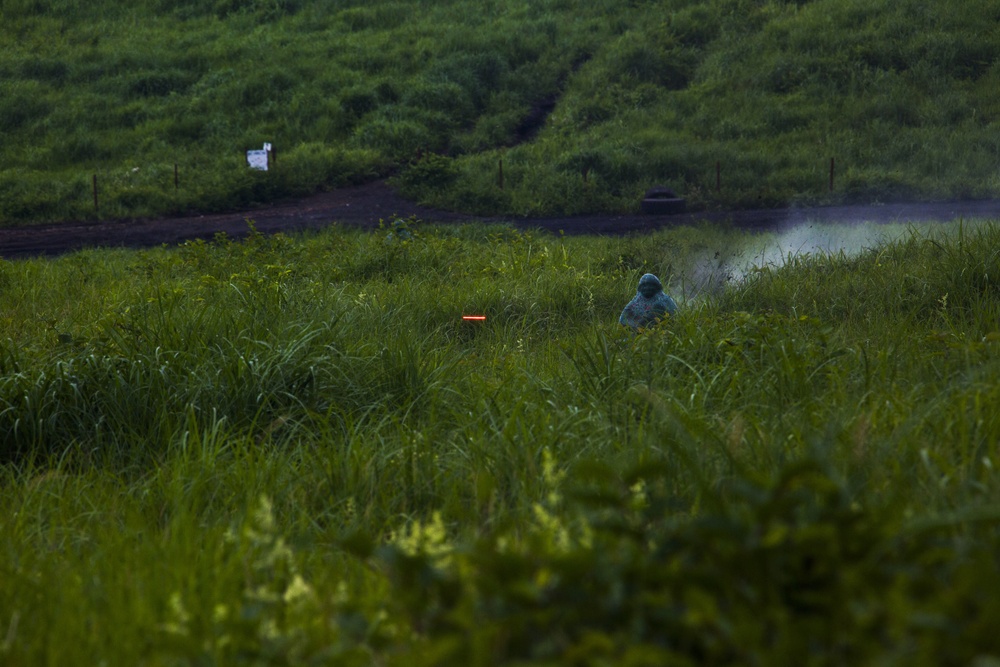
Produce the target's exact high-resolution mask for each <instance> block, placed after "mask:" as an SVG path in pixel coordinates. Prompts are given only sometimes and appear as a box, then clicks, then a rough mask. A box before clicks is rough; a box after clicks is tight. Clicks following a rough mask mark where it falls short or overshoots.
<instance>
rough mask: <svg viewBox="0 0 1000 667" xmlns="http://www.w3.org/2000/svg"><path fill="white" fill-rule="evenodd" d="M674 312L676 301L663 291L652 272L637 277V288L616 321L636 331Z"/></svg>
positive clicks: (661, 284)
mask: <svg viewBox="0 0 1000 667" xmlns="http://www.w3.org/2000/svg"><path fill="white" fill-rule="evenodd" d="M676 312H677V303H676V302H675V301H674V300H673V299H671V298H670V295H669V294H667V293H666V292H664V291H663V283H661V282H660V279H659V278H657V277H656V276H654V275H653V274H652V273H647V274H646V275H644V276H643V277H642V278H640V279H639V290H638V291H637V292H636V294H635V297H634V298H633V299H632V300H631V301H629V302H628V305H627V306H625V310H623V311H622V314H621V317H619V318H618V323H619V324H622V325H624V326H627V327H631V328H632V330H633V331H638V330H639V329H644V328H646V327H648V326H650V325H651V324H655V323H656V321H657V320H659V319H662V318H663V317H664V316H665V315H673V314H674V313H676Z"/></svg>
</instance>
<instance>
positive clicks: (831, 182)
mask: <svg viewBox="0 0 1000 667" xmlns="http://www.w3.org/2000/svg"><path fill="white" fill-rule="evenodd" d="M834 164H835V160H834V158H830V192H833V170H834Z"/></svg>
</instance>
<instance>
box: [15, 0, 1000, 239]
mask: <svg viewBox="0 0 1000 667" xmlns="http://www.w3.org/2000/svg"><path fill="white" fill-rule="evenodd" d="M0 13H2V16H3V20H2V21H0V86H2V88H0V90H2V94H0V157H2V159H0V224H20V223H30V222H36V221H41V220H59V219H93V218H127V217H134V216H148V215H158V214H164V213H176V212H191V211H208V210H220V209H232V208H236V207H243V206H247V205H250V204H252V203H255V202H263V201H270V200H274V199H276V198H281V197H292V196H299V195H303V194H306V193H310V192H315V191H317V190H322V189H326V188H333V187H337V186H338V185H343V184H345V183H351V182H358V181H367V180H371V179H373V178H378V177H385V176H393V177H394V178H395V181H394V182H395V183H397V184H398V185H399V187H400V188H401V189H402V191H403V192H405V193H406V194H407V195H408V196H410V197H413V198H414V199H418V200H421V201H424V202H427V203H432V204H435V205H437V206H444V207H450V208H454V209H459V210H464V211H470V212H475V213H497V212H500V213H506V214H516V215H540V214H544V215H549V214H565V213H575V212H581V211H588V212H592V211H631V210H636V209H637V208H638V202H639V199H640V195H641V193H642V192H643V191H644V190H645V189H646V188H647V187H649V186H651V185H654V184H665V185H669V186H672V187H674V188H675V189H676V190H677V191H678V192H679V193H680V194H681V195H682V196H684V197H686V198H687V199H688V202H689V203H690V205H691V206H692V207H694V208H712V207H717V206H725V207H732V206H739V207H747V206H749V207H754V206H774V205H783V204H789V203H803V202H818V203H823V202H838V201H884V200H886V199H900V198H919V199H935V198H950V197H996V196H998V194H1000V181H998V175H997V163H998V158H1000V130H998V127H1000V126H998V124H997V120H998V113H1000V106H998V104H1000V103H998V101H997V100H998V99H1000V96H998V95H997V90H998V86H1000V65H998V64H997V63H998V62H1000V58H998V56H1000V37H998V33H997V31H996V30H995V29H994V27H995V25H996V23H997V20H998V19H1000V0H965V1H963V2H961V3H951V2H943V1H942V0H938V1H936V2H926V1H925V0H891V1H890V0H796V1H792V0H702V1H692V0H659V1H656V2H652V1H644V0H636V1H633V2H627V3H625V2H619V1H612V0H601V1H598V2H587V3H573V2H567V1H566V0H537V1H532V2H530V3H523V2H515V1H514V0H490V1H489V2H486V3H471V4H470V3H469V2H460V1H458V0H450V1H444V0H438V1H435V2H427V1H426V0H395V1H392V2H389V1H386V0H377V1H373V2H357V1H355V0H339V1H338V2H335V3H333V2H322V3H320V2H314V1H310V0H253V1H252V2H236V1H235V0H182V1H178V2H164V1H163V0H137V1H136V2H131V3H128V4H122V3H120V2H112V0H91V1H90V2H79V1H78V0H53V1H52V2H45V3H42V2H38V1H36V0H2V1H0ZM264 142H272V143H273V145H274V147H275V149H276V164H275V169H274V170H272V171H270V172H268V173H267V174H263V173H258V172H252V171H250V170H249V169H248V168H247V167H246V165H245V162H244V151H246V150H248V149H257V148H260V147H261V145H262V144H263V143H264ZM831 158H833V159H834V160H835V165H836V168H835V175H834V176H835V178H834V182H833V184H832V185H833V188H832V190H831V188H830V185H831V184H830V178H829V172H830V168H829V165H830V160H831ZM501 163H502V173H503V176H502V180H501V175H500V171H501ZM717 166H718V168H719V172H718V176H719V179H718V180H717V171H716V167H717ZM175 168H176V174H177V180H176V181H175ZM95 177H96V182H97V189H98V191H99V202H98V205H97V207H95V204H94V200H93V199H94V198H93V189H94V180H95Z"/></svg>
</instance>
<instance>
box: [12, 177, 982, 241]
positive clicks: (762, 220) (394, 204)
mask: <svg viewBox="0 0 1000 667" xmlns="http://www.w3.org/2000/svg"><path fill="white" fill-rule="evenodd" d="M394 216H400V217H403V218H407V217H410V216H416V217H417V218H419V219H421V220H425V221H428V222H445V223H447V222H455V223H458V222H471V221H483V222H505V223H510V224H513V225H515V226H517V227H520V228H525V229H545V230H548V231H552V232H560V231H562V232H564V233H566V234H602V235H621V234H631V233H643V232H648V231H652V230H655V229H659V228H661V227H668V226H676V225H687V224H696V223H698V222H701V221H709V222H716V223H724V224H732V225H734V226H737V227H742V228H750V229H778V228H782V227H786V226H791V225H795V224H800V223H805V222H837V223H844V224H851V223H858V222H882V223H887V222H918V221H925V220H938V221H942V222H945V221H949V220H956V219H960V218H997V219H1000V201H997V200H985V201H960V202H933V203H911V204H885V205H863V206H830V207H819V208H802V209H768V210H752V211H729V212H702V213H682V214H674V215H638V214H636V215H607V214H602V215H580V216H571V217H564V218H516V217H509V216H508V217H497V218H482V217H476V216H470V215H466V214H462V213H453V212H449V211H438V210H434V209H429V208H425V207H422V206H418V205H416V204H414V203H413V202H410V201H408V200H406V199H403V198H402V197H400V196H399V195H397V194H396V193H395V191H393V189H392V188H390V187H389V186H388V185H386V184H385V182H384V181H375V182H372V183H367V184H365V185H358V186H354V187H348V188H342V189H339V190H335V191H333V192H326V193H322V194H318V195H314V196H311V197H307V198H305V199H301V200H297V201H293V202H282V203H276V204H273V205H270V206H264V207H260V208H254V209H250V210H245V211H236V212H232V213H223V214H213V215H198V216H185V217H175V218H158V219H153V220H115V221H107V222H63V223H52V224H43V225H30V226H21V227H7V228H0V257H3V258H7V259H12V258H18V257H35V256H52V255H60V254H63V253H67V252H71V251H74V250H80V249H83V248H94V247H105V248H109V247H127V248H142V247H151V246H157V245H162V244H167V245H175V244H178V243H183V242H184V241H187V240H191V239H196V238H205V239H210V238H212V237H213V236H214V235H215V234H216V233H218V232H225V233H226V234H228V235H230V236H232V237H239V236H242V235H244V234H246V233H247V231H248V227H247V224H246V220H247V219H248V218H249V219H252V220H253V221H254V223H255V225H256V228H257V230H258V231H260V232H262V233H265V234H272V233H275V232H286V233H293V232H298V231H305V230H312V229H321V228H323V227H327V226H329V225H330V224H331V223H334V222H336V223H338V224H341V225H345V226H351V227H361V228H374V227H376V226H377V225H378V223H379V220H389V219H391V218H392V217H394Z"/></svg>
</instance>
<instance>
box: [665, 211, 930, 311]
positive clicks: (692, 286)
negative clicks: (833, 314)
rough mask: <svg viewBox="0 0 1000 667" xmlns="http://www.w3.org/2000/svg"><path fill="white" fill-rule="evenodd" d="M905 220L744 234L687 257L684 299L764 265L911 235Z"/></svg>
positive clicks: (854, 251)
mask: <svg viewBox="0 0 1000 667" xmlns="http://www.w3.org/2000/svg"><path fill="white" fill-rule="evenodd" d="M913 231H914V227H913V226H912V225H904V224H888V225H887V224H878V223H863V224H850V225H844V224H837V223H820V222H804V223H799V224H796V225H794V226H792V227H788V228H786V229H785V230H784V231H780V232H769V233H756V234H750V233H748V234H747V235H746V236H744V237H741V238H740V242H739V243H737V244H735V245H734V246H733V247H731V248H727V249H720V250H713V251H707V252H705V253H703V254H701V255H700V256H697V257H693V258H691V263H690V264H689V267H690V268H689V270H688V271H687V272H686V274H685V275H684V276H682V277H681V283H682V284H681V291H682V293H683V295H684V298H685V299H688V300H690V299H695V298H698V297H700V296H705V295H706V294H710V293H713V292H717V291H718V290H720V289H722V288H723V287H724V286H725V285H726V284H731V283H738V282H740V281H742V280H744V279H745V278H746V277H747V276H748V275H751V274H753V273H754V272H756V271H759V270H760V269H763V268H780V267H782V266H784V265H785V264H787V263H788V262H789V261H790V260H791V259H792V258H801V257H806V256H813V257H828V256H836V257H841V256H842V257H845V258H850V257H854V256H856V255H858V254H859V253H861V252H864V251H865V250H869V249H872V248H877V247H879V246H882V245H885V244H886V243H889V242H892V241H895V240H898V239H900V238H902V237H903V236H905V235H906V234H909V233H913Z"/></svg>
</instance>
